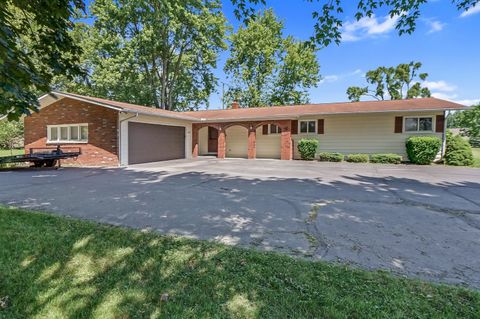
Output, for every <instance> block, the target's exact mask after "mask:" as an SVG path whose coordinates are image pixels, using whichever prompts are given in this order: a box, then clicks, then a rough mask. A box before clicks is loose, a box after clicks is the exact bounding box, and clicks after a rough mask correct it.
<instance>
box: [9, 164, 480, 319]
mask: <svg viewBox="0 0 480 319" xmlns="http://www.w3.org/2000/svg"><path fill="white" fill-rule="evenodd" d="M78 171H82V169H66V170H64V171H59V172H55V171H52V172H51V174H57V175H61V176H60V177H61V179H60V181H59V180H58V179H57V180H56V179H55V178H52V179H47V178H39V179H37V180H33V181H32V183H33V184H35V183H38V184H37V185H41V186H42V187H45V188H48V189H49V191H50V192H51V193H52V194H55V193H56V192H58V191H61V190H62V187H65V186H64V185H66V184H65V183H67V182H71V183H68V185H69V186H68V189H64V191H65V190H66V192H65V194H64V196H61V197H55V196H52V195H49V194H48V193H47V194H42V195H38V194H36V193H35V192H30V193H28V195H27V194H26V196H25V197H26V198H27V200H26V201H25V202H22V203H20V202H17V203H13V204H16V205H17V204H20V205H21V206H24V207H26V208H35V209H45V210H50V209H54V210H59V207H64V206H65V205H66V206H67V207H68V205H70V207H72V205H73V208H74V210H75V211H77V212H78V214H72V215H77V216H81V217H83V218H90V219H100V220H103V221H106V222H109V223H115V224H124V225H128V226H133V227H137V228H153V229H157V230H161V231H163V232H165V233H176V234H182V235H187V236H192V237H200V238H205V235H204V234H202V232H203V231H204V230H205V229H209V230H210V231H211V233H212V236H215V235H217V236H223V237H224V238H227V239H228V240H230V241H231V242H230V243H233V244H235V243H238V242H239V240H237V239H236V238H237V234H238V233H239V232H249V233H251V234H252V236H253V238H255V236H262V235H263V234H264V233H265V231H278V232H279V233H280V232H281V231H284V230H285V229H287V228H288V226H289V225H290V224H294V223H299V222H301V223H305V221H306V219H307V218H309V217H311V216H309V215H308V213H309V209H310V208H311V206H312V205H313V204H315V203H327V205H329V204H328V203H335V202H336V201H345V200H347V199H348V200H349V201H352V202H355V201H358V202H362V203H374V204H375V203H376V204H378V205H382V204H392V203H402V204H405V205H417V206H419V207H423V208H425V209H433V210H435V211H437V212H440V213H445V214H451V216H452V218H453V217H454V216H457V217H458V218H461V219H463V220H464V221H466V222H467V223H468V220H466V219H465V218H467V219H468V216H466V215H465V212H466V211H468V212H470V213H476V214H477V213H479V212H480V209H479V206H478V203H477V202H476V201H475V200H476V199H475V198H470V197H468V198H467V197H466V196H464V195H462V192H461V190H462V189H463V190H465V189H470V190H479V189H480V184H478V183H473V182H459V183H439V184H431V183H423V182H420V181H417V180H412V179H405V178H398V177H393V176H389V177H382V178H377V177H370V176H361V175H357V176H342V180H339V181H328V182H327V181H323V180H322V179H321V178H319V179H316V180H310V179H294V178H291V179H279V178H244V177H232V176H227V175H222V174H206V173H201V172H188V173H178V174H175V175H171V174H167V173H166V172H139V171H130V170H122V169H112V170H107V169H98V170H95V169H93V170H92V169H88V170H83V172H84V173H82V174H81V175H80V177H79V175H78V174H71V173H70V172H78ZM22 174H23V172H22ZM98 178H106V179H108V183H97V182H96V181H97V179H98ZM128 184H130V185H134V186H135V187H134V188H128V189H125V188H122V187H119V185H128ZM0 185H1V184H0ZM71 185H73V186H71ZM13 187H15V186H13ZM117 187H118V190H116V191H115V189H117ZM111 188H113V189H114V191H112V189H111ZM18 191H23V190H22V188H21V187H20V186H18ZM197 191H198V192H201V195H202V196H203V197H202V198H198V196H197V197H194V198H192V196H190V195H191V194H192V192H197ZM286 193H288V194H289V196H290V197H292V198H293V197H297V198H299V201H298V202H292V200H291V199H286V198H284V194H286ZM447 193H448V194H450V195H452V193H454V194H455V196H452V198H458V201H459V202H461V201H463V203H464V205H470V206H469V207H470V208H469V209H456V208H453V207H450V208H449V207H446V206H445V205H447V206H448V203H443V202H441V199H442V195H444V194H447ZM346 194H348V197H347V196H346ZM252 196H260V197H261V198H262V201H263V204H262V205H260V204H259V201H254V202H252V201H251V200H250V199H251V197H252ZM179 197H180V198H181V199H180V200H179V199H178V198H179ZM74 198H82V200H81V202H80V203H78V205H81V207H82V208H81V209H80V208H79V207H78V206H75V205H76V204H75V203H73V202H72V200H73V199H74ZM272 199H273V200H272ZM279 201H280V203H283V205H284V209H283V210H281V209H279V208H278V203H279ZM282 201H283V202H282ZM302 202H305V203H303V204H302ZM453 204H455V207H456V206H457V205H458V203H453ZM60 209H61V208H60ZM93 209H95V211H96V212H92V211H93ZM192 210H193V211H192ZM124 211H131V213H130V214H127V215H126V216H123V212H124ZM461 212H463V215H461ZM339 213H342V214H348V216H347V217H349V218H351V219H352V220H353V222H354V223H355V225H357V226H358V227H360V226H359V225H360V224H361V223H365V222H368V221H369V218H370V216H369V215H368V214H364V212H347V211H344V210H343V211H342V210H341V208H339V207H333V208H332V211H330V212H329V211H328V210H326V213H325V214H326V215H325V216H326V217H327V218H330V217H332V216H336V215H335V214H339ZM388 213H389V212H388V211H385V215H387V214H388ZM98 214H100V215H101V216H102V217H100V218H99V215H98ZM195 214H201V216H197V217H195V216H194V215H195ZM328 214H331V216H329V215H328ZM259 216H260V217H259ZM1 217H2V214H0V221H2V224H1V225H0V230H1V236H0V244H1V246H2V251H1V252H0V256H1V258H2V259H3V260H5V261H7V262H6V263H4V264H3V265H0V269H1V270H2V271H1V272H2V273H3V275H2V276H1V277H0V295H1V294H4V295H9V296H10V297H11V299H12V305H11V307H10V308H8V309H7V312H6V315H7V318H9V317H10V318H17V317H35V316H38V317H45V318H55V317H58V318H156V317H160V316H168V317H169V318H171V317H177V318H189V317H192V318H193V317H195V318H198V317H229V316H233V317H275V318H278V317H337V316H338V317H345V316H352V317H366V316H369V317H375V316H377V317H386V316H398V315H399V312H398V311H399V309H402V310H401V312H400V313H401V316H404V317H409V316H416V315H418V309H423V310H422V311H423V313H425V314H428V315H430V317H431V316H433V315H434V314H438V315H440V314H455V316H457V317H462V316H465V317H468V316H469V315H471V314H473V312H469V311H474V310H472V309H475V303H476V305H477V306H478V302H479V301H478V297H477V299H476V301H475V299H472V297H471V296H470V294H468V293H464V292H462V290H460V291H453V290H450V289H445V288H442V289H445V291H446V292H444V290H442V289H440V288H439V287H429V286H427V285H424V284H412V283H410V282H409V281H405V280H400V279H395V280H390V279H389V277H388V276H386V275H379V274H378V273H373V274H368V273H364V272H358V271H353V272H352V271H350V270H345V269H344V268H341V267H333V266H329V265H326V264H313V265H312V264H307V263H306V262H304V261H294V260H292V259H289V258H286V257H283V256H279V255H276V254H262V253H258V252H255V253H251V252H248V251H245V250H239V249H232V248H230V247H225V246H219V245H215V244H213V243H208V242H202V241H191V240H186V239H173V238H170V237H160V236H157V235H155V234H150V233H145V232H143V233H141V232H134V231H131V230H127V229H121V228H112V227H107V226H96V225H94V224H91V223H81V222H77V221H72V220H67V221H64V220H59V219H57V218H55V217H49V216H45V215H42V214H34V215H31V214H23V213H18V212H16V211H8V212H6V213H4V214H3V220H1ZM354 217H355V218H356V219H355V218H354ZM457 217H455V218H457ZM196 218H199V219H196ZM165 219H168V223H167V222H166V221H165ZM259 219H260V221H259ZM199 221H201V222H202V224H201V225H200V224H199V223H198V224H197V222H199ZM470 226H471V227H473V228H474V229H477V230H478V229H480V226H479V225H478V224H476V223H475V220H473V219H471V220H470ZM197 227H198V228H197ZM209 236H210V235H209ZM210 239H215V237H212V238H210ZM228 240H227V241H228ZM264 248H266V249H268V248H275V247H268V246H266V247H264ZM445 258H446V257H445ZM472 267H474V265H472ZM162 294H168V296H169V298H168V299H169V300H167V301H162V300H161V299H162V298H161V296H162ZM412 296H415V298H413V297H412ZM428 296H430V297H428ZM432 296H433V298H432ZM452 296H454V298H457V297H458V298H460V299H461V300H463V301H464V302H465V304H466V305H467V306H466V307H459V306H458V304H455V303H452V302H451V299H452ZM459 296H460V297H459ZM385 300H387V301H385ZM469 303H471V304H472V305H473V308H472V307H470V306H468V304H469ZM0 315H1V310H0ZM428 315H427V317H428Z"/></svg>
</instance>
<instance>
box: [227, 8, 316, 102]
mask: <svg viewBox="0 0 480 319" xmlns="http://www.w3.org/2000/svg"><path fill="white" fill-rule="evenodd" d="M282 31H283V23H282V22H281V21H279V20H278V19H277V17H276V16H275V15H274V13H273V11H272V10H266V11H264V12H263V13H261V14H259V15H258V16H257V17H256V18H255V19H253V20H250V21H249V22H248V23H247V25H246V26H240V27H239V29H238V30H237V32H236V33H234V34H232V35H231V37H230V41H231V44H230V57H229V58H228V59H227V62H226V64H225V68H224V70H225V72H226V74H227V76H228V77H229V79H230V81H231V83H230V85H229V89H228V91H227V95H226V99H227V100H228V99H234V98H235V99H237V100H238V101H239V102H240V104H241V105H242V106H247V107H258V106H269V105H282V104H294V103H305V102H308V93H307V90H308V88H311V87H314V86H316V85H317V83H318V81H319V80H320V75H319V68H320V67H319V64H318V62H317V58H316V54H315V53H316V50H315V49H314V48H313V47H311V46H307V45H306V44H305V43H304V42H301V41H298V40H295V39H294V38H292V37H290V36H289V37H284V36H283V32H282Z"/></svg>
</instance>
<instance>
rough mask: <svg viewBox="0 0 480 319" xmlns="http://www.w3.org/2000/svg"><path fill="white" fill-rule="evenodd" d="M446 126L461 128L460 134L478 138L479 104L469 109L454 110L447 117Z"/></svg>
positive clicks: (479, 130) (479, 129) (479, 131)
mask: <svg viewBox="0 0 480 319" xmlns="http://www.w3.org/2000/svg"><path fill="white" fill-rule="evenodd" d="M448 127H455V128H461V129H462V134H463V135H466V136H468V137H470V138H480V104H479V105H476V106H473V107H472V108H471V109H469V110H465V111H459V112H455V113H454V114H452V115H450V116H449V117H448Z"/></svg>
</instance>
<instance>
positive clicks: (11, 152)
mask: <svg viewBox="0 0 480 319" xmlns="http://www.w3.org/2000/svg"><path fill="white" fill-rule="evenodd" d="M23 152H24V150H23V148H20V149H13V150H4V149H0V157H2V156H10V155H20V154H23Z"/></svg>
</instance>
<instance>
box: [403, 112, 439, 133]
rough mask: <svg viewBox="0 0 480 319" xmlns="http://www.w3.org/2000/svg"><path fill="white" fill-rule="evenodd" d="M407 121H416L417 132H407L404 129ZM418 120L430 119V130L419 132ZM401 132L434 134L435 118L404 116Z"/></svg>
mask: <svg viewBox="0 0 480 319" xmlns="http://www.w3.org/2000/svg"><path fill="white" fill-rule="evenodd" d="M407 119H416V120H417V130H416V131H407V129H406V124H407ZM420 119H431V120H432V129H431V130H428V131H421V130H420ZM402 130H403V133H407V134H418V133H434V132H435V116H433V115H423V116H422V115H420V116H404V117H403V125H402Z"/></svg>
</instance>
